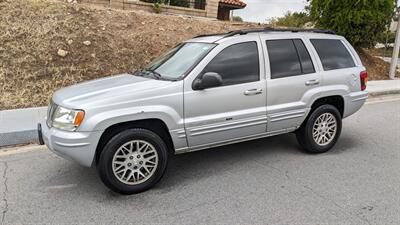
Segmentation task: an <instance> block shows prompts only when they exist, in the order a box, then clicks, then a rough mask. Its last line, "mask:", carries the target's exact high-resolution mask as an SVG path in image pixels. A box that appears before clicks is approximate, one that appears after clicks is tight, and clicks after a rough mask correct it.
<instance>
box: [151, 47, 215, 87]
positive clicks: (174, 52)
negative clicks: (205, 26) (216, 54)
mask: <svg viewBox="0 0 400 225" xmlns="http://www.w3.org/2000/svg"><path fill="white" fill-rule="evenodd" d="M214 46H215V44H210V43H194V42H191V43H182V44H179V45H178V46H176V47H175V48H173V49H171V50H170V51H168V52H167V53H166V54H164V55H163V56H161V57H160V58H158V59H156V60H155V61H154V62H153V63H151V64H150V65H149V66H148V67H147V68H146V69H145V70H148V71H152V72H155V73H157V74H159V75H160V76H161V77H164V78H168V79H177V78H180V77H182V76H184V75H185V74H186V73H187V72H188V71H189V70H190V69H191V68H192V67H193V66H195V65H196V64H197V63H198V62H199V61H200V60H201V59H203V57H204V56H205V55H207V53H208V52H210V51H211V49H212V48H214Z"/></svg>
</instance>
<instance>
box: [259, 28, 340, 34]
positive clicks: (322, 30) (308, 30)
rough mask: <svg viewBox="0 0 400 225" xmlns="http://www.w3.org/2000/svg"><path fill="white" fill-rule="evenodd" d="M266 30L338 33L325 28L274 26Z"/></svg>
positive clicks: (265, 29)
mask: <svg viewBox="0 0 400 225" xmlns="http://www.w3.org/2000/svg"><path fill="white" fill-rule="evenodd" d="M264 31H267V32H268V31H272V32H274V31H277V32H293V33H297V32H311V33H321V34H336V32H335V31H333V30H324V29H299V28H272V27H266V28H264Z"/></svg>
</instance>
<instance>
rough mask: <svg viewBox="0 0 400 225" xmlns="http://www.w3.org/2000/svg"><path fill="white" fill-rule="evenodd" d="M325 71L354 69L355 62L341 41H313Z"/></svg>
mask: <svg viewBox="0 0 400 225" xmlns="http://www.w3.org/2000/svg"><path fill="white" fill-rule="evenodd" d="M310 41H311V43H312V44H313V45H314V48H315V50H316V51H317V53H318V55H319V58H320V59H321V63H322V66H323V67H324V70H325V71H328V70H336V69H343V68H351V67H354V66H355V64H354V61H353V58H352V57H351V55H350V53H349V51H348V50H347V49H346V47H345V46H344V45H343V43H342V41H341V40H335V39H311V40H310Z"/></svg>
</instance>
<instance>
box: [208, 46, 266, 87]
mask: <svg viewBox="0 0 400 225" xmlns="http://www.w3.org/2000/svg"><path fill="white" fill-rule="evenodd" d="M207 72H215V73H218V74H219V75H221V77H222V85H223V86H227V85H234V84H240V83H247V82H254V81H258V80H260V62H259V57H258V49H257V43H256V42H244V43H240V44H234V45H231V46H229V47H226V48H225V49H224V50H222V51H221V52H220V53H218V55H217V56H215V58H214V59H213V60H211V62H210V63H209V64H208V65H207V66H206V67H205V68H204V70H203V74H204V73H207Z"/></svg>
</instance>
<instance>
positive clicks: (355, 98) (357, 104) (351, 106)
mask: <svg viewBox="0 0 400 225" xmlns="http://www.w3.org/2000/svg"><path fill="white" fill-rule="evenodd" d="M367 99H368V92H367V91H359V92H352V93H350V94H349V95H346V96H345V98H344V104H345V105H344V112H343V118H345V117H348V116H351V115H352V114H354V113H356V112H357V111H358V110H360V108H361V107H362V106H363V105H364V103H365V101H367Z"/></svg>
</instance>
